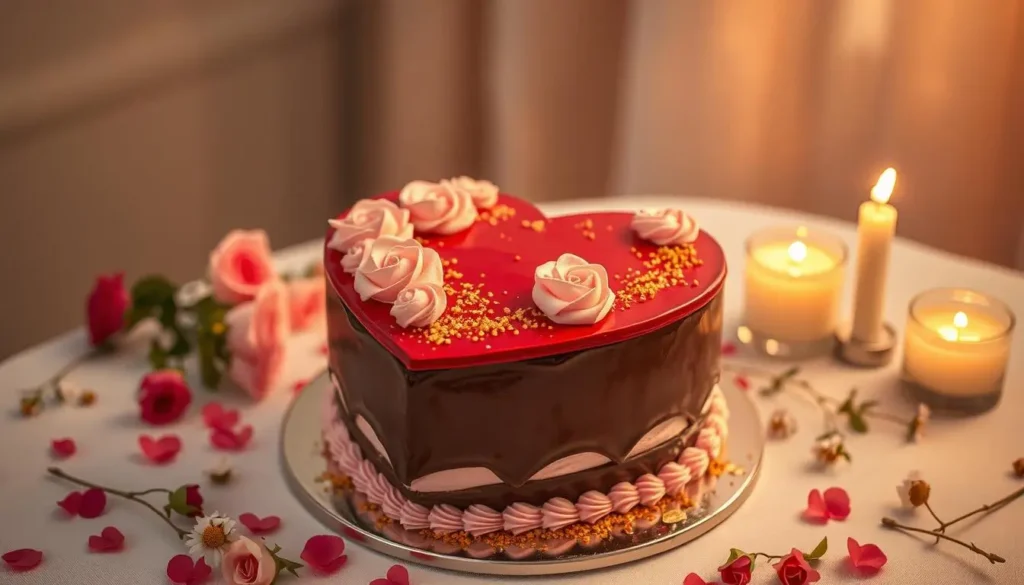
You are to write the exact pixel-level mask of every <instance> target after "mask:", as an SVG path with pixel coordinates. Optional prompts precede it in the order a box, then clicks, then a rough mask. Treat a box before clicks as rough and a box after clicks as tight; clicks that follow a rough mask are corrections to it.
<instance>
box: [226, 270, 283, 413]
mask: <svg viewBox="0 0 1024 585" xmlns="http://www.w3.org/2000/svg"><path fill="white" fill-rule="evenodd" d="M289 314H290V313H289V310H288V292H287V289H286V288H285V286H284V284H283V283H282V282H281V281H279V280H272V281H270V282H268V283H267V284H265V285H263V287H262V288H260V290H259V292H258V293H257V294H256V299H255V300H253V301H251V302H248V303H244V304H241V305H238V306H237V307H234V308H233V309H231V310H230V311H228V313H227V315H225V316H224V323H225V324H226V325H227V326H228V333H227V347H228V351H230V352H231V366H230V368H229V370H228V375H229V376H230V377H231V379H232V380H233V381H234V382H235V383H236V384H238V385H239V386H241V387H242V388H243V389H245V390H246V391H247V392H249V394H250V395H252V396H253V397H254V398H257V399H258V398H262V397H263V396H265V395H266V394H267V392H268V391H269V390H270V389H271V388H272V387H273V386H274V385H275V384H277V382H278V380H279V378H280V376H281V371H282V367H283V366H284V356H285V349H286V347H287V346H286V344H285V342H286V339H287V336H288V331H289V327H290V324H289Z"/></svg>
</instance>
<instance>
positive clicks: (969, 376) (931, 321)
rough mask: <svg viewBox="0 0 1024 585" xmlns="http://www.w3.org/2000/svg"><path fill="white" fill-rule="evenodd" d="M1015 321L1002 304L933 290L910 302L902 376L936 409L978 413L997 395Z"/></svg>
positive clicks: (962, 293)
mask: <svg viewBox="0 0 1024 585" xmlns="http://www.w3.org/2000/svg"><path fill="white" fill-rule="evenodd" d="M1015 321H1016V318H1015V317H1014V315H1013V312H1012V311H1011V310H1010V308H1009V307H1007V306H1006V305H1005V304H1003V303H1002V302H1000V301H998V300H996V299H993V298H991V297H989V296H986V295H984V294H981V293H978V292H974V291H969V290H963V289H937V290H931V291H928V292H925V293H922V294H920V295H918V296H917V297H916V298H914V300H912V301H911V302H910V309H909V311H908V315H907V330H906V334H905V337H904V344H903V378H904V380H905V381H906V382H907V383H908V385H909V386H910V387H911V389H912V390H913V391H914V392H915V394H917V395H918V398H919V399H920V400H922V401H924V402H927V403H928V404H929V405H931V406H932V407H935V408H939V409H943V408H944V409H951V410H959V411H964V412H983V411H985V410H988V409H990V408H992V407H994V406H995V405H996V404H997V403H998V402H999V398H1000V396H1001V395H1002V389H1003V377H1004V375H1005V373H1006V364H1007V363H1008V362H1009V359H1010V339H1011V335H1012V333H1013V328H1014V325H1015Z"/></svg>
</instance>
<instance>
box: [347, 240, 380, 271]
mask: <svg viewBox="0 0 1024 585" xmlns="http://www.w3.org/2000/svg"><path fill="white" fill-rule="evenodd" d="M372 243H373V240H363V241H361V242H356V244H355V245H354V246H352V247H351V248H349V249H348V250H347V251H346V252H345V255H344V256H342V257H341V269H342V270H344V271H345V273H346V274H355V272H356V270H357V269H358V268H359V265H360V264H362V263H363V257H364V256H366V252H367V251H369V249H370V244H372Z"/></svg>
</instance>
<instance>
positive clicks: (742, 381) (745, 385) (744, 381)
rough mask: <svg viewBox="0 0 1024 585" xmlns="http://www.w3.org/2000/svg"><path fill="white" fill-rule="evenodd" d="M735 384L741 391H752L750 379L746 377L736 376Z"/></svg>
mask: <svg viewBox="0 0 1024 585" xmlns="http://www.w3.org/2000/svg"><path fill="white" fill-rule="evenodd" d="M733 382H734V383H735V384H736V387H737V388H739V389H740V390H750V379H749V378H747V377H746V376H744V375H738V376H736V378H735V379H734V380H733Z"/></svg>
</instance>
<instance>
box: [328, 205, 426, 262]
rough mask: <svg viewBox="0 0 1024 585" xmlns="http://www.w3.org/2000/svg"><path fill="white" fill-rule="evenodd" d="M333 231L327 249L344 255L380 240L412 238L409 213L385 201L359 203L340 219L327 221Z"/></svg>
mask: <svg viewBox="0 0 1024 585" xmlns="http://www.w3.org/2000/svg"><path fill="white" fill-rule="evenodd" d="M327 223H329V224H331V227H332V228H334V234H333V235H332V236H331V241H330V242H328V243H327V247H328V248H332V249H334V250H337V251H339V252H342V253H344V252H347V251H348V249H349V248H351V247H352V246H355V245H356V244H358V243H360V242H362V241H363V240H372V239H374V238H379V237H380V236H395V237H398V238H403V239H404V238H411V237H412V225H411V224H410V223H409V212H408V210H405V209H399V208H398V206H397V205H395V204H394V203H392V202H390V201H388V200H386V199H360V200H359V201H357V202H356V204H355V205H353V206H352V209H350V210H349V212H348V215H346V216H345V217H344V218H343V219H329V220H327Z"/></svg>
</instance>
